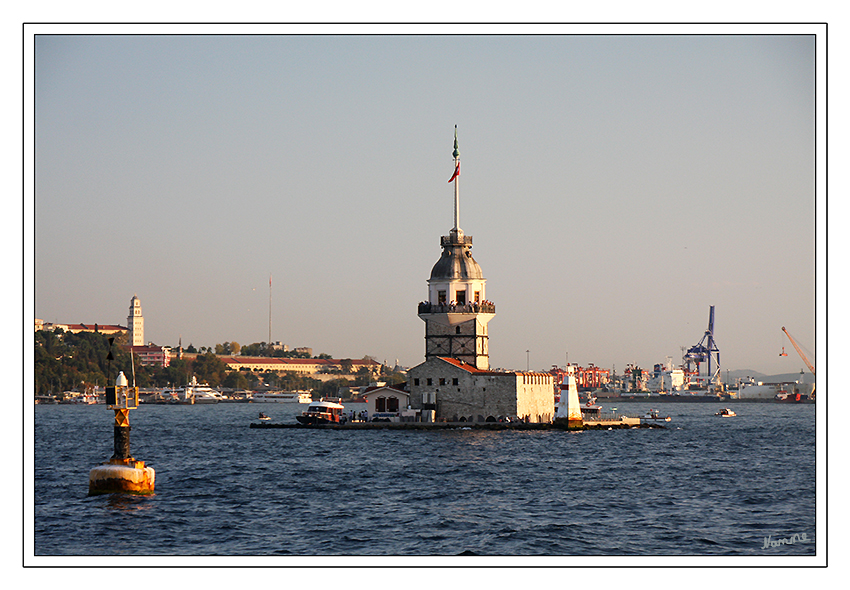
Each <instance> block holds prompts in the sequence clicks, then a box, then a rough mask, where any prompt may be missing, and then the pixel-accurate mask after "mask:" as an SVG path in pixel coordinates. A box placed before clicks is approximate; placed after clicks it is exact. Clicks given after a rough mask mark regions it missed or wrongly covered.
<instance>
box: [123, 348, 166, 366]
mask: <svg viewBox="0 0 850 590" xmlns="http://www.w3.org/2000/svg"><path fill="white" fill-rule="evenodd" d="M127 350H128V351H132V353H133V354H134V355H136V356H137V357H139V362H140V363H141V365H142V366H144V367H162V368H165V367H168V366H169V365H170V364H171V349H170V348H169V347H167V346H154V345H152V344H151V345H148V346H128V347H127Z"/></svg>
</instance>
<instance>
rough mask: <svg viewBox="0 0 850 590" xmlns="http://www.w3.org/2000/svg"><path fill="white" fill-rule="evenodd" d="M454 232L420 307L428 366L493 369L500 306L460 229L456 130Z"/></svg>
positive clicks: (445, 240) (443, 239) (445, 242)
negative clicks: (439, 361)
mask: <svg viewBox="0 0 850 590" xmlns="http://www.w3.org/2000/svg"><path fill="white" fill-rule="evenodd" d="M452 156H453V157H454V164H455V167H454V173H453V174H452V177H451V178H450V179H449V182H453V183H454V227H453V228H452V229H451V231H450V232H449V235H448V236H442V237H441V238H440V245H441V246H442V248H443V254H442V256H441V257H440V259H439V260H438V261H437V263H436V264H435V265H434V268H433V269H432V270H431V278H430V279H428V299H427V301H424V302H422V303H420V304H419V317H420V318H421V319H422V320H423V321H424V322H425V360H428V359H429V358H431V357H449V358H454V359H457V360H461V361H464V362H466V363H469V364H470V365H474V366H475V367H476V368H478V369H483V370H487V369H489V368H490V356H489V347H488V336H487V323H488V322H489V321H490V320H491V319H493V316H494V315H495V314H496V306H495V305H494V304H493V303H492V302H490V301H487V298H486V291H485V284H486V282H487V281H485V279H484V275H483V274H482V273H481V267H480V266H478V263H477V262H475V259H473V258H472V253H471V252H470V250H471V249H472V236H465V235H463V230H461V229H460V221H459V217H460V191H459V186H458V181H459V176H460V152H459V151H458V147H457V126H455V143H454V151H453V152H452Z"/></svg>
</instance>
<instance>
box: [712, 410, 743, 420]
mask: <svg viewBox="0 0 850 590" xmlns="http://www.w3.org/2000/svg"><path fill="white" fill-rule="evenodd" d="M714 415H715V416H720V417H721V418H731V417H732V416H737V415H738V414H736V413H735V412H733V411H732V410H730V409H729V408H720V411H719V412H717V413H716V414H714Z"/></svg>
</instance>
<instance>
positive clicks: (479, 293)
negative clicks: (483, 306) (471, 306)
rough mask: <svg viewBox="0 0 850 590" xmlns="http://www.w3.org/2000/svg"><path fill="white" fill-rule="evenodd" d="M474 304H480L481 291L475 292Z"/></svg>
mask: <svg viewBox="0 0 850 590" xmlns="http://www.w3.org/2000/svg"><path fill="white" fill-rule="evenodd" d="M475 303H481V291H476V292H475Z"/></svg>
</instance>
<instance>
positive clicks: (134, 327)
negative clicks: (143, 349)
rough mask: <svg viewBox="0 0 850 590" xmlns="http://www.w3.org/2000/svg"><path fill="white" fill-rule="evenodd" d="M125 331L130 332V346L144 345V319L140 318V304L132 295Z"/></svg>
mask: <svg viewBox="0 0 850 590" xmlns="http://www.w3.org/2000/svg"><path fill="white" fill-rule="evenodd" d="M127 329H128V330H129V331H130V336H129V344H130V346H144V345H145V318H143V317H142V302H141V300H140V299H139V298H138V297H137V296H136V295H133V298H132V299H130V314H129V315H128V316H127Z"/></svg>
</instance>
